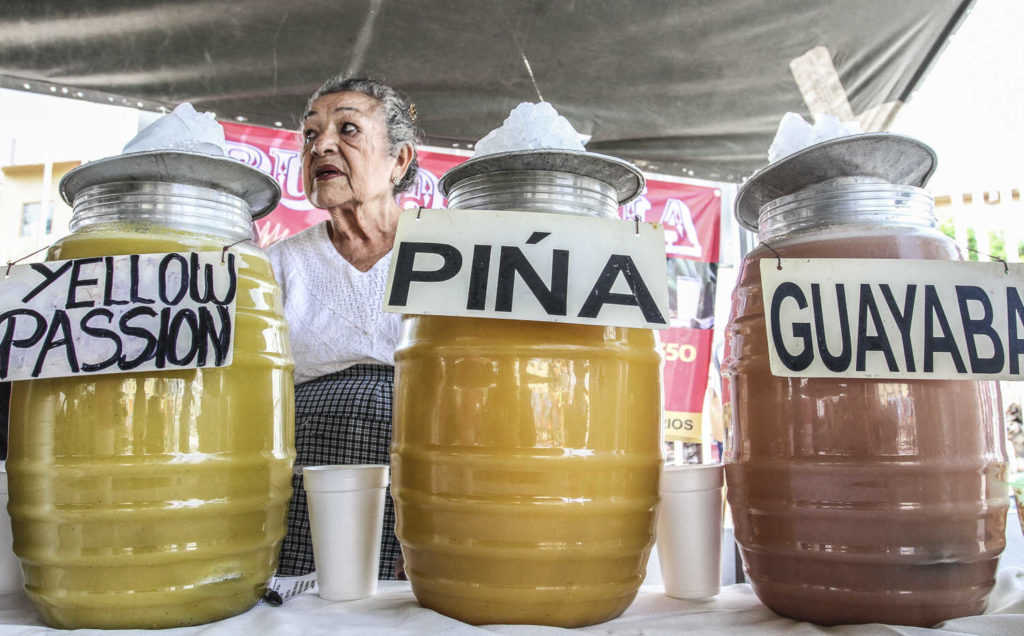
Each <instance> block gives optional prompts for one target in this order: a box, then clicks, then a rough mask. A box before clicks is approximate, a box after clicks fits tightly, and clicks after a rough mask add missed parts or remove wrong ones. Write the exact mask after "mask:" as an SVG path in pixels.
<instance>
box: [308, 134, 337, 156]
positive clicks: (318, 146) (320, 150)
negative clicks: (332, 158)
mask: <svg viewBox="0 0 1024 636" xmlns="http://www.w3.org/2000/svg"><path fill="white" fill-rule="evenodd" d="M332 152H338V138H337V135H335V134H334V133H332V132H325V133H323V134H321V135H319V136H318V137H317V138H316V140H315V141H314V142H313V154H316V155H325V154H329V153H332Z"/></svg>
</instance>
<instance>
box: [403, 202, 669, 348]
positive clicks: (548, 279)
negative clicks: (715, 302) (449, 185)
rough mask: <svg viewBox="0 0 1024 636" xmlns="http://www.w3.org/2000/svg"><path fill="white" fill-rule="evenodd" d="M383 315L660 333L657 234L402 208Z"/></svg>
mask: <svg viewBox="0 0 1024 636" xmlns="http://www.w3.org/2000/svg"><path fill="white" fill-rule="evenodd" d="M384 310H385V311H391V312H398V313H405V314H427V315H445V316H467V317H476V318H506V319H514V320H539V321H546V322H570V323H580V324H593V325H614V326H619V327H646V328H648V329H662V328H665V327H668V285H667V282H666V274H665V243H664V236H663V232H662V230H661V228H660V227H659V226H657V225H656V224H650V223H639V224H634V223H630V222H627V221H618V220H610V219H598V218H593V217H585V216H571V215H564V214H545V213H537V212H501V211H492V210H453V209H441V210H423V211H416V210H409V211H406V212H404V213H403V214H402V217H401V219H400V220H399V222H398V233H397V235H396V237H395V247H394V250H393V251H392V258H391V273H390V275H389V279H388V288H387V291H386V292H385V296H384Z"/></svg>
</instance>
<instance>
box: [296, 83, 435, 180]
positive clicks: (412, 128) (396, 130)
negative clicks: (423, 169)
mask: <svg viewBox="0 0 1024 636" xmlns="http://www.w3.org/2000/svg"><path fill="white" fill-rule="evenodd" d="M349 92H351V93H362V94H363V95H366V96H367V97H372V98H374V99H376V100H377V101H378V102H380V103H381V105H382V106H384V121H385V122H386V124H387V128H388V144H389V145H390V148H389V151H390V153H391V156H392V157H395V156H397V155H398V152H399V151H400V150H401V149H402V146H404V145H405V144H409V145H411V146H412V161H411V162H409V169H408V170H406V171H405V174H404V175H402V180H401V181H399V182H398V185H396V186H394V188H392V192H394V193H395V194H398V193H400V192H405V191H406V190H408V189H409V188H411V187H412V185H413V184H414V183H415V182H416V172H417V171H418V170H419V168H420V164H419V157H418V156H417V152H416V144H417V143H418V142H419V140H420V138H419V134H418V130H417V129H416V106H415V105H413V104H412V103H410V102H409V99H408V98H407V97H406V96H405V95H403V94H401V93H399V92H398V91H397V90H395V89H394V88H392V87H390V86H388V85H387V84H385V83H384V82H381V81H379V80H375V79H370V78H366V77H349V78H346V77H345V76H344V75H336V76H334V77H332V78H331V79H329V80H327V81H326V82H324V83H323V84H322V85H321V86H320V88H318V89H316V92H315V93H313V96H312V97H310V98H309V102H308V103H307V104H306V110H305V111H304V112H309V111H310V110H311V109H312V106H313V102H315V101H316V100H318V99H320V98H321V97H323V96H324V95H330V94H332V93H349Z"/></svg>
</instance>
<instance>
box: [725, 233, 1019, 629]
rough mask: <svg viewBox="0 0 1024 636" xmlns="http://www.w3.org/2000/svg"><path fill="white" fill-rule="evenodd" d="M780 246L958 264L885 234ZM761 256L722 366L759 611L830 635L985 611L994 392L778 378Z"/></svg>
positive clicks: (994, 547)
mask: <svg viewBox="0 0 1024 636" xmlns="http://www.w3.org/2000/svg"><path fill="white" fill-rule="evenodd" d="M771 245H772V247H773V248H774V250H775V251H776V252H777V253H778V254H779V255H781V256H782V257H784V258H893V259H896V258H908V259H943V260H958V255H957V253H956V248H955V246H954V245H953V244H952V242H950V241H948V240H946V239H945V238H944V237H941V235H938V234H937V233H933V232H920V233H909V232H907V233H904V234H902V235H897V234H894V233H893V231H891V230H886V229H884V228H882V229H877V230H870V231H869V230H862V231H847V232H845V233H838V232H832V233H831V234H829V236H828V239H827V240H822V239H821V234H817V237H816V238H815V236H814V235H813V234H804V235H803V238H801V237H800V236H799V235H793V236H792V237H791V238H789V239H787V240H779V241H772V243H771ZM762 258H775V254H774V253H773V252H772V251H769V250H768V249H766V248H764V247H759V248H757V249H755V250H754V251H752V252H751V253H750V254H749V255H748V256H747V258H746V259H745V261H744V264H743V267H742V269H741V271H740V275H739V282H738V284H737V287H736V290H735V292H734V294H733V309H732V316H731V318H730V321H729V326H728V327H727V334H726V337H727V338H728V339H729V341H730V342H729V347H728V351H729V354H728V357H727V359H726V360H725V361H724V365H723V366H724V370H725V372H726V373H728V374H729V375H730V376H731V379H730V382H731V387H732V394H733V405H734V417H733V424H734V427H735V429H734V437H733V443H732V445H731V447H730V449H729V454H728V456H727V458H726V461H727V463H726V477H727V485H728V497H729V503H730V505H731V506H732V510H733V519H734V521H735V525H736V540H737V541H738V542H739V544H740V546H741V550H742V553H743V559H744V562H745V564H746V568H747V573H748V576H749V578H750V581H751V584H752V585H753V587H754V590H755V592H756V593H757V595H758V597H759V598H760V599H761V600H762V601H763V602H764V603H765V604H766V605H767V606H768V607H770V608H771V609H773V610H774V611H776V612H778V613H779V614H783V615H785V616H790V617H793V618H797V619H800V620H806V621H811V622H814V623H819V624H825V625H832V624H840V623H870V622H881V623H898V624H909V625H921V626H929V625H934V624H935V623H937V622H939V621H942V620H945V619H948V618H952V617H957V616H965V615H973V614H979V613H981V612H983V611H984V609H985V603H986V599H987V597H988V594H989V591H990V590H991V589H992V587H993V585H994V583H995V578H994V577H995V570H996V565H997V563H998V557H999V554H1000V552H1002V550H1003V547H1004V545H1005V535H1004V533H1005V524H1006V512H1007V508H1008V499H1007V486H1006V482H1005V477H1006V474H1005V473H1006V454H1005V447H1004V443H1003V439H1002V425H1001V421H1002V420H1001V412H1002V410H1001V406H1000V404H999V402H1000V400H999V393H998V386H997V385H996V383H994V382H973V381H944V380H913V381H905V382H900V381H895V380H885V381H875V380H862V379H844V378H783V377H775V376H772V375H771V372H770V370H769V360H768V350H767V336H766V331H765V322H764V307H763V301H762V297H761V279H760V270H759V266H758V263H759V260H760V259H762ZM893 266H894V267H900V266H901V265H900V263H899V261H896V260H894V261H893Z"/></svg>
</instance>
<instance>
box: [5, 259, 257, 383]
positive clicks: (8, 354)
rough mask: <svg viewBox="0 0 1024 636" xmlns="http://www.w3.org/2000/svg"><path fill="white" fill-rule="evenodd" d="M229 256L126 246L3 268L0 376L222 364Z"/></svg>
mask: <svg viewBox="0 0 1024 636" xmlns="http://www.w3.org/2000/svg"><path fill="white" fill-rule="evenodd" d="M237 287H238V274H237V270H236V264H235V255H234V254H231V253H228V254H227V255H226V256H224V255H222V253H221V252H220V251H216V252H181V253H177V252H174V253H169V254H132V255H124V256H103V257H99V256H97V257H90V258H76V259H71V260H65V261H47V262H44V263H32V264H30V265H18V266H15V267H11V268H10V270H9V272H8V273H7V276H6V277H4V278H0V308H3V311H2V313H0V380H5V381H8V380H29V379H35V378H54V377H63V376H73V375H89V374H102V373H126V372H133V371H154V370H155V371H160V370H164V371H169V370H173V369H192V368H199V367H225V366H228V365H230V364H231V360H232V355H233V347H234V324H235V297H236V294H237Z"/></svg>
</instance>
